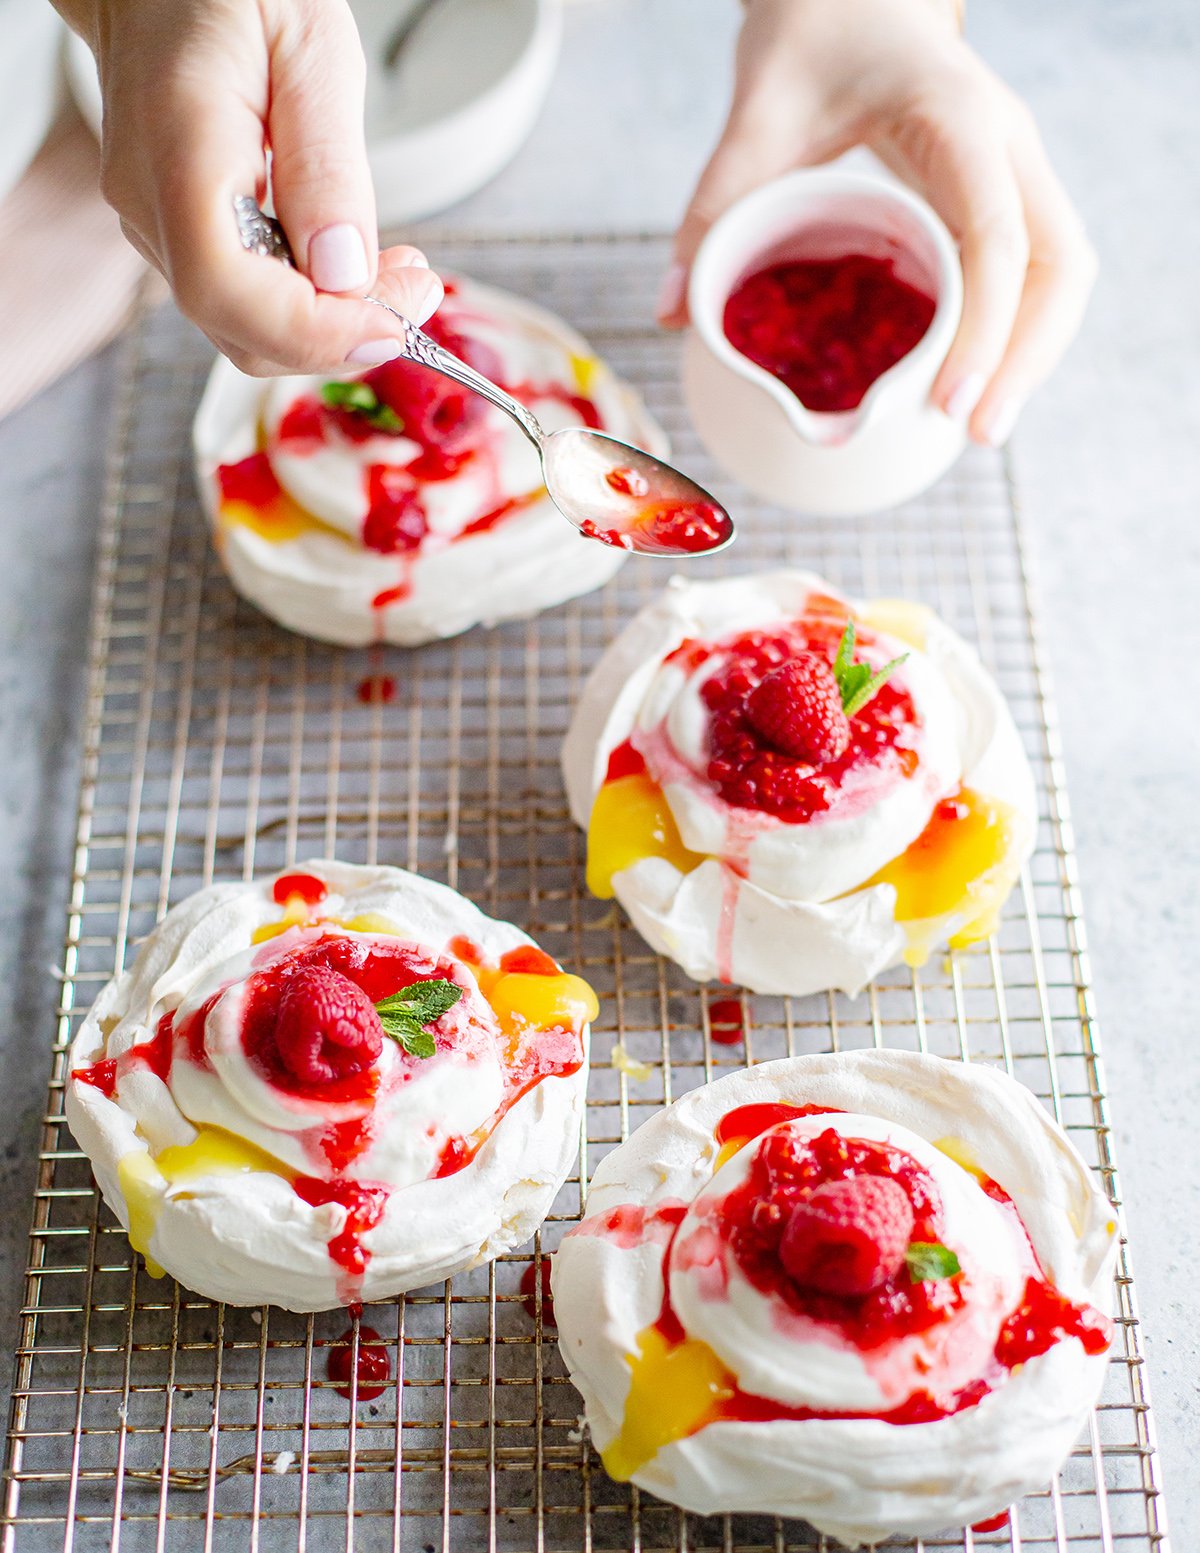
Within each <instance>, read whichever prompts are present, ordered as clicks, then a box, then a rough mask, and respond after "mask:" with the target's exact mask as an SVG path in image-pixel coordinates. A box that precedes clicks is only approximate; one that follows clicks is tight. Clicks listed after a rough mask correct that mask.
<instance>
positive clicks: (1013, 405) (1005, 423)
mask: <svg viewBox="0 0 1200 1553" xmlns="http://www.w3.org/2000/svg"><path fill="white" fill-rule="evenodd" d="M1020 413H1021V403H1020V400H1018V399H1002V400H1001V401H1000V404H999V406H998V407H997V408H996V409H995V410H994V411H993V413H992V416H991V419H990V420H989V421H988V422H987V424H986V425H985V426H984V428H983V438H984V441H985V442H988V443H990V444H991V445H992V447H994V448H1002V447H1003V446H1004V444H1005V443H1006V442H1007V441H1008V439H1009V438H1010V437H1011V436H1012V431H1013V427H1014V426H1015V425H1016V424H1017V416H1018V415H1020Z"/></svg>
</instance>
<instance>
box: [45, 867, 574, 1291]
mask: <svg viewBox="0 0 1200 1553" xmlns="http://www.w3.org/2000/svg"><path fill="white" fill-rule="evenodd" d="M297 867H298V869H302V870H303V871H304V872H306V873H314V874H317V875H318V876H319V877H322V878H324V879H326V880H327V881H328V882H329V883H330V884H331V887H332V888H334V889H336V890H337V891H338V892H339V893H342V894H345V893H347V890H348V889H349V888H352V887H353V886H354V885H355V884H356V883H357V884H358V885H359V886H360V887H362V886H368V885H369V884H370V883H372V882H375V883H377V882H379V881H380V880H386V881H387V882H389V883H395V882H397V881H399V882H400V883H401V884H402V886H403V888H405V889H406V890H412V891H414V892H415V893H417V894H419V895H420V896H421V897H422V900H423V904H424V906H426V907H427V908H429V909H430V910H431V911H432V912H433V914H434V915H435V916H440V917H442V918H444V919H445V921H446V924H447V928H448V931H447V935H446V936H447V938H449V937H450V936H452V935H453V934H454V933H465V934H467V935H468V936H470V937H472V938H474V939H475V940H476V941H477V942H479V943H480V944H481V946H482V947H483V948H484V949H485V950H486V951H488V952H493V951H494V952H496V953H502V952H503V951H504V950H507V949H510V948H514V947H516V946H517V945H519V944H527V943H531V942H532V940H531V939H530V938H529V937H528V936H527V935H526V934H524V933H522V932H521V931H520V930H519V929H518V928H516V927H514V926H513V925H512V924H509V923H504V922H500V921H498V920H497V919H494V918H490V917H488V916H486V915H485V914H484V913H483V912H481V911H479V909H478V908H477V907H475V906H474V905H473V904H472V903H471V902H469V901H467V900H466V899H465V897H463V896H460V895H458V894H457V893H456V892H455V891H453V890H450V889H449V888H448V887H447V886H445V885H441V884H437V883H435V882H434V881H432V880H428V879H423V878H421V877H420V876H419V875H416V874H411V873H408V872H407V871H406V870H403V869H396V868H387V867H379V868H371V867H359V866H357V865H354V864H347V863H335V862H331V861H328V860H317V861H313V862H306V863H304V864H302V865H297ZM261 899H262V897H261V881H260V883H259V885H255V884H254V883H249V884H219V885H214V886H210V887H209V888H208V889H206V890H201V891H199V892H197V894H195V895H193V896H191V897H189V899H188V900H186V901H184V902H182V903H181V904H180V905H179V906H177V907H175V908H173V909H172V910H171V911H170V912H168V913H167V915H166V916H165V917H164V918H163V920H162V922H161V923H159V925H158V926H157V927H156V928H155V930H154V931H153V932H152V933H151V934H150V936H149V938H148V939H147V940H146V943H145V944H144V945H143V946H142V949H141V951H140V953H139V955H138V957H137V959H136V960H135V962H134V964H133V965H132V966H131V967H130V968H129V969H128V970H126V971H125V972H124V973H123V974H122V975H121V976H119V977H117V978H115V979H114V980H113V981H111V982H109V983H108V984H107V985H106V986H105V987H104V988H103V990H102V991H101V993H100V995H99V997H98V998H97V999H96V1002H95V1003H94V1005H93V1006H92V1009H91V1010H90V1012H89V1013H88V1015H87V1018H86V1019H85V1020H84V1023H83V1024H82V1026H81V1027H80V1029H79V1032H78V1034H77V1035H76V1037H75V1040H74V1042H73V1043H72V1046H71V1050H70V1057H69V1070H71V1069H75V1068H78V1067H81V1066H84V1065H86V1064H88V1063H90V1062H93V1061H95V1060H96V1059H97V1057H99V1056H100V1055H101V1054H102V1052H103V1051H104V1049H105V1044H106V1039H107V1038H106V1036H105V1034H104V1029H105V1027H107V1028H109V1029H111V1027H112V1022H113V1021H116V1020H121V1019H125V1018H127V1017H128V1016H129V1015H130V1013H131V1008H130V1003H131V999H132V998H133V996H134V994H135V993H140V995H141V997H142V998H143V1000H144V999H145V998H146V996H147V994H148V996H149V1000H150V1003H149V1006H151V1007H153V1006H155V1005H156V1004H158V1003H159V1002H160V1000H162V1001H165V1002H166V1004H167V1006H171V1007H173V1006H177V1005H178V1003H179V1001H180V1000H181V999H182V997H183V995H184V994H185V993H186V991H187V985H188V984H190V983H191V982H192V981H194V979H195V977H196V976H197V975H199V974H201V973H202V968H203V966H205V965H208V966H211V965H212V964H213V963H215V962H216V961H219V960H220V959H222V958H224V957H225V954H226V953H227V952H228V950H229V946H228V945H226V949H225V950H224V951H223V950H222V949H221V947H220V944H219V943H213V944H205V946H204V948H203V949H202V950H201V951H200V952H199V953H197V954H196V956H195V958H194V960H193V961H192V963H191V965H190V967H189V971H188V974H187V975H186V978H181V977H179V976H177V975H176V974H175V971H176V967H177V965H178V962H179V959H180V956H179V945H180V943H181V942H184V941H186V940H187V939H188V938H189V937H190V938H192V941H193V947H195V940H196V938H197V937H198V938H200V939H201V940H203V939H204V938H205V936H206V923H205V918H206V917H209V916H210V914H211V913H212V912H213V911H222V910H224V909H226V908H230V907H232V908H233V911H234V921H235V922H239V919H242V920H240V925H241V926H244V927H245V930H246V936H247V938H248V935H249V932H250V931H252V930H253V927H254V926H257V925H258V923H259V922H260V921H263V920H270V918H269V917H268V916H267V914H266V913H265V912H263V911H261V910H258V909H257V907H258V904H259V902H260V901H261ZM273 909H274V912H275V914H276V915H278V911H279V908H278V907H277V906H276V907H274V908H273ZM227 927H228V924H227ZM244 941H245V940H243V942H244ZM233 947H240V945H235V946H233ZM439 947H444V946H439ZM147 1033H152V1032H149V1031H148V1032H147ZM589 1037H590V1028H585V1030H584V1032H583V1042H584V1051H585V1061H584V1063H583V1066H582V1067H581V1068H580V1069H579V1070H578V1072H576V1073H574V1074H570V1075H568V1076H566V1077H549V1078H546V1079H543V1080H542V1081H541V1082H540V1083H539V1084H538V1085H536V1086H535V1088H534V1089H532V1090H531V1091H530V1092H529V1093H528V1094H526V1095H524V1096H523V1097H522V1098H521V1099H520V1100H519V1101H518V1102H517V1103H516V1104H515V1105H514V1106H513V1107H512V1109H511V1110H510V1111H509V1112H508V1113H507V1114H506V1115H505V1116H504V1117H503V1118H502V1119H501V1121H500V1122H499V1123H498V1124H497V1126H496V1128H495V1129H494V1131H493V1132H492V1134H491V1136H490V1137H489V1138H488V1140H487V1141H486V1142H485V1143H484V1144H483V1146H482V1147H481V1148H480V1150H479V1152H478V1153H477V1154H476V1156H475V1158H474V1159H473V1160H472V1161H471V1162H470V1163H469V1164H468V1165H466V1166H465V1167H464V1168H463V1169H462V1170H460V1171H458V1172H456V1173H455V1174H453V1175H450V1176H445V1177H442V1178H440V1179H434V1180H427V1181H422V1182H419V1183H417V1184H415V1185H412V1186H407V1187H401V1188H398V1189H397V1190H395V1191H394V1192H393V1193H392V1194H391V1196H390V1197H389V1199H388V1201H387V1205H386V1207H385V1209H384V1212H383V1215H382V1218H381V1219H380V1221H379V1223H378V1224H377V1225H376V1226H375V1228H374V1229H372V1230H370V1231H368V1232H367V1234H366V1235H365V1236H364V1244H365V1246H366V1247H367V1249H368V1250H369V1251H370V1252H371V1259H370V1261H369V1263H368V1265H367V1269H366V1273H365V1276H364V1278H363V1280H362V1284H361V1292H360V1294H359V1296H358V1297H361V1299H362V1300H364V1301H369V1300H376V1299H386V1298H390V1297H392V1296H393V1295H396V1294H400V1293H403V1292H405V1291H407V1290H409V1289H413V1288H419V1287H424V1286H425V1285H427V1284H430V1283H436V1282H440V1281H441V1280H443V1279H446V1278H449V1277H452V1276H453V1275H454V1274H455V1273H457V1272H462V1271H464V1270H465V1269H467V1268H470V1267H475V1266H478V1265H479V1264H480V1263H482V1262H486V1261H488V1260H490V1259H491V1258H493V1257H495V1256H498V1255H500V1254H501V1253H502V1252H504V1251H507V1250H510V1249H511V1248H512V1247H514V1246H516V1245H520V1244H521V1243H523V1242H524V1241H526V1240H528V1239H529V1237H530V1236H531V1235H532V1234H533V1233H534V1232H535V1231H536V1230H537V1228H538V1227H539V1226H540V1224H541V1223H542V1221H543V1220H544V1218H545V1216H546V1214H547V1212H548V1211H549V1209H550V1206H551V1204H552V1203H553V1201H554V1198H555V1196H556V1194H557V1192H558V1191H559V1189H560V1187H561V1186H562V1184H563V1182H564V1181H565V1179H566V1177H567V1175H568V1174H569V1172H570V1169H571V1166H572V1164H573V1163H574V1161H575V1160H576V1159H577V1158H578V1154H579V1147H580V1129H581V1125H582V1117H583V1107H584V1098H585V1094H586V1089H587V1073H588V1064H587V1060H586V1054H587V1050H588V1045H589ZM65 1110H66V1115H67V1121H68V1125H69V1126H70V1128H71V1131H72V1133H73V1134H74V1136H75V1139H76V1141H77V1142H78V1144H79V1146H80V1147H81V1148H82V1149H83V1151H84V1152H85V1153H86V1154H87V1155H88V1157H89V1159H90V1160H91V1163H92V1168H93V1170H94V1172H95V1175H96V1179H97V1181H98V1183H99V1185H100V1189H101V1192H102V1193H103V1196H104V1200H105V1202H106V1203H107V1204H108V1205H109V1207H110V1208H111V1209H112V1211H113V1212H114V1213H115V1214H116V1216H117V1218H118V1219H119V1220H120V1222H121V1225H122V1227H123V1228H124V1229H126V1230H128V1228H129V1210H128V1206H127V1204H126V1201H125V1197H124V1193H123V1192H122V1190H121V1187H120V1183H119V1179H118V1166H119V1163H120V1160H121V1159H122V1158H123V1157H124V1156H125V1155H127V1154H129V1153H133V1152H143V1153H145V1152H147V1145H146V1140H145V1139H144V1138H143V1137H142V1136H141V1135H140V1134H139V1132H138V1131H137V1129H136V1126H135V1122H134V1119H133V1117H132V1116H131V1115H130V1114H129V1113H128V1112H127V1111H125V1110H124V1109H123V1108H122V1107H121V1105H120V1104H119V1103H118V1102H117V1101H116V1100H115V1099H109V1098H108V1097H107V1096H105V1095H104V1094H102V1093H101V1091H100V1090H98V1089H97V1088H95V1087H94V1086H92V1085H88V1084H83V1083H80V1082H78V1081H71V1080H68V1082H67V1085H66V1094H65ZM340 1223H341V1218H340V1210H337V1209H330V1208H313V1207H311V1206H310V1205H309V1204H307V1203H305V1202H304V1201H302V1200H301V1198H300V1197H298V1196H297V1194H296V1192H295V1190H294V1189H293V1187H292V1186H291V1184H290V1183H289V1182H288V1181H287V1180H285V1179H283V1178H282V1177H280V1176H278V1175H274V1174H271V1173H268V1172H251V1173H244V1174H240V1175H233V1176H230V1175H213V1176H208V1177H203V1178H199V1179H196V1180H189V1181H188V1182H187V1183H186V1185H185V1186H184V1187H182V1188H167V1189H166V1190H165V1191H164V1193H163V1195H162V1198H161V1202H160V1205H159V1208H158V1213H157V1219H156V1222H155V1227H154V1233H153V1236H152V1238H151V1240H150V1244H149V1246H148V1247H147V1248H146V1249H147V1251H148V1252H149V1254H150V1256H151V1257H152V1259H153V1260H154V1261H156V1262H158V1263H159V1265H160V1266H162V1267H163V1268H165V1269H166V1270H167V1271H168V1272H169V1273H171V1274H172V1276H175V1277H177V1278H178V1279H179V1281H180V1282H181V1283H183V1284H185V1285H186V1286H187V1287H188V1288H191V1289H194V1290H195V1291H196V1292H197V1293H199V1294H202V1295H204V1296H205V1297H207V1298H209V1299H213V1300H224V1301H225V1302H227V1303H229V1304H233V1305H262V1304H272V1305H278V1306H281V1307H282V1308H284V1309H285V1310H294V1311H302V1312H306V1311H316V1310H326V1309H332V1308H334V1307H336V1306H338V1305H339V1304H340V1303H341V1299H340V1297H339V1292H338V1289H339V1279H338V1276H337V1270H336V1269H335V1268H334V1266H333V1264H332V1262H331V1260H330V1257H329V1254H328V1250H327V1243H328V1240H329V1238H330V1236H331V1234H333V1233H335V1232H336V1229H337V1228H338V1227H339V1226H340Z"/></svg>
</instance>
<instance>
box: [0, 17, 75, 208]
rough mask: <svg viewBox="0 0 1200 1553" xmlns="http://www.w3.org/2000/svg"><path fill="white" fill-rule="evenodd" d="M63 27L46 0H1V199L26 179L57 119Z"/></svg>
mask: <svg viewBox="0 0 1200 1553" xmlns="http://www.w3.org/2000/svg"><path fill="white" fill-rule="evenodd" d="M62 31H63V25H62V22H61V21H60V20H59V19H58V17H57V16H56V15H55V13H54V11H53V9H52V8H51V7H50V6H49V5H47V4H46V0H0V39H2V40H3V41H2V42H0V200H2V199H3V198H4V196H5V195H6V194H7V193H8V191H9V190H10V189H12V188H14V187H15V186H16V185H17V184H18V183H19V182H20V180H21V177H22V174H23V173H24V172H25V169H26V168H27V167H28V166H29V164H30V162H32V161H33V158H34V156H35V155H36V154H37V150H38V147H39V146H40V145H41V143H42V141H43V140H45V138H46V131H47V130H48V129H49V128H50V125H51V123H52V122H53V120H54V115H55V111H56V110H57V108H58V102H59V91H58V46H59V37H60V35H61V33H62Z"/></svg>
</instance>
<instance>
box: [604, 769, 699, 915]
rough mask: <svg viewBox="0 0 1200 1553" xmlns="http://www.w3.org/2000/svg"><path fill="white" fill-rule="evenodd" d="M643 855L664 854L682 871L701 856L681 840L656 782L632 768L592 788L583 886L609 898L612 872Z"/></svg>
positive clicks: (610, 897)
mask: <svg viewBox="0 0 1200 1553" xmlns="http://www.w3.org/2000/svg"><path fill="white" fill-rule="evenodd" d="M644 857H661V858H665V860H666V861H667V862H668V863H673V864H674V866H675V867H676V868H678V869H679V871H680V873H684V874H686V873H691V871H692V869H693V868H696V867H698V866H699V864H700V863H702V862H703V861H704V858H703V856H702V855H701V854H700V853H698V852H689V851H688V849H687V847H685V846H684V844H683V840H682V838H681V837H680V834H679V827H678V826H677V825H676V823H675V816H674V815H673V814H672V813H671V809H670V805H669V804H668V803H667V800H666V796H665V794H664V793H663V790H662V788H661V787H659V785H658V783H657V782H655V781H654V780H653V779H652V778H651V777H650V776H648V775H647V774H646V773H645V772H644V771H638V772H634V773H632V774H631V775H629V776H619V777H614V778H613V779H612V780H611V781H608V782H605V784H604V786H603V787H602V788H601V789H600V791H599V792H598V793H597V794H596V801H595V803H593V805H592V814H591V819H590V821H589V822H588V836H587V887H588V889H589V890H590V891H591V893H592V894H593V895H595V896H597V897H598V898H599V899H600V900H611V899H612V896H613V876H614V875H615V874H619V873H620V872H621V870H622V869H623V868H628V867H630V865H631V864H633V863H636V862H639V861H640V860H641V859H642V858H644Z"/></svg>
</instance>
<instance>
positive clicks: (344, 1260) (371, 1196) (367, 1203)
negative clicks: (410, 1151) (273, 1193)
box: [294, 1176, 391, 1283]
mask: <svg viewBox="0 0 1200 1553" xmlns="http://www.w3.org/2000/svg"><path fill="white" fill-rule="evenodd" d="M294 1184H295V1187H296V1195H297V1196H298V1197H300V1198H301V1199H302V1200H303V1201H304V1202H306V1203H308V1205H309V1206H310V1207H312V1208H321V1207H324V1206H325V1204H326V1203H337V1204H338V1206H339V1207H341V1208H344V1209H345V1210H346V1222H345V1224H344V1225H343V1227H342V1228H341V1229H340V1230H339V1231H338V1233H337V1234H336V1235H334V1236H333V1238H332V1239H331V1240H330V1242H329V1257H330V1260H331V1261H332V1262H334V1263H335V1265H336V1266H338V1267H340V1268H341V1270H342V1271H343V1272H344V1273H346V1274H348V1275H349V1277H350V1278H351V1279H353V1280H354V1282H355V1283H357V1282H359V1281H360V1280H361V1279H362V1275H363V1273H365V1272H366V1270H367V1264H368V1263H369V1262H370V1260H371V1253H370V1252H369V1251H368V1250H367V1248H366V1246H364V1245H363V1243H362V1241H363V1236H364V1235H365V1234H366V1233H367V1232H368V1231H369V1230H372V1229H374V1228H375V1226H376V1224H378V1223H379V1220H380V1219H381V1218H382V1217H383V1210H384V1208H385V1207H386V1205H387V1200H388V1197H389V1196H390V1195H391V1187H389V1186H384V1185H382V1184H378V1185H377V1184H374V1183H369V1182H365V1181H322V1180H321V1179H320V1178H319V1177H318V1176H297V1177H296V1180H295V1183H294Z"/></svg>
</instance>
